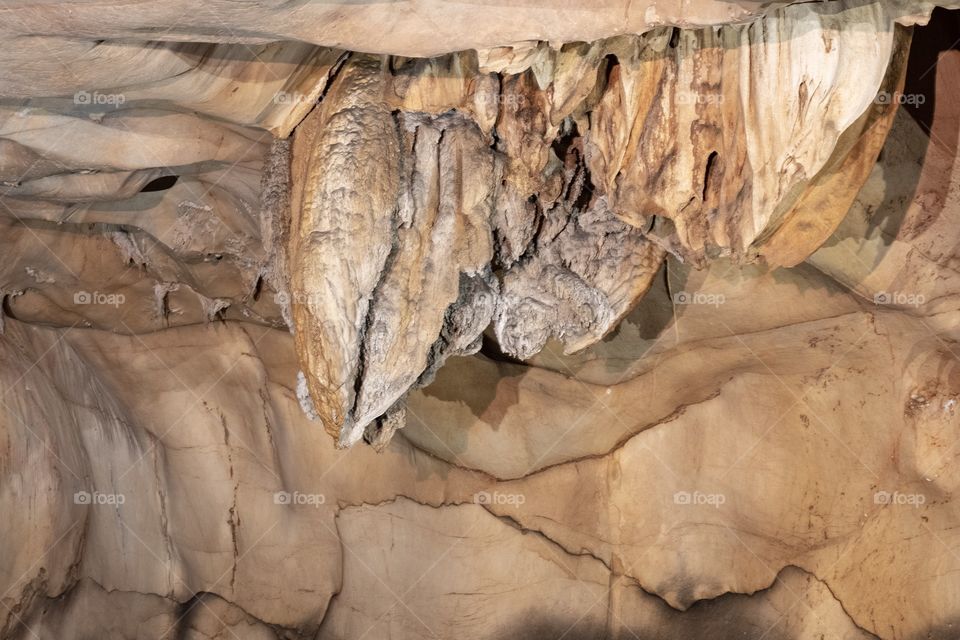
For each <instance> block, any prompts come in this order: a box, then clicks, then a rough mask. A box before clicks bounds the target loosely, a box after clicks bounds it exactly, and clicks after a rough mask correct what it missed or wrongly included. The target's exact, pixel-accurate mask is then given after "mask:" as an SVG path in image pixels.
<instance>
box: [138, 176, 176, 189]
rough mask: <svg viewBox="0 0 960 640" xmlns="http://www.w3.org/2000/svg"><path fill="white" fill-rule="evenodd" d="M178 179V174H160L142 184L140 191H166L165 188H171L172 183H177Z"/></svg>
mask: <svg viewBox="0 0 960 640" xmlns="http://www.w3.org/2000/svg"><path fill="white" fill-rule="evenodd" d="M178 180H180V176H177V175H172V176H160V177H159V178H155V179H153V180H151V181H150V182H148V183H147V184H145V185H143V188H142V189H140V193H153V192H155V191H166V190H167V189H172V188H173V185H175V184H177V181H178Z"/></svg>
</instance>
